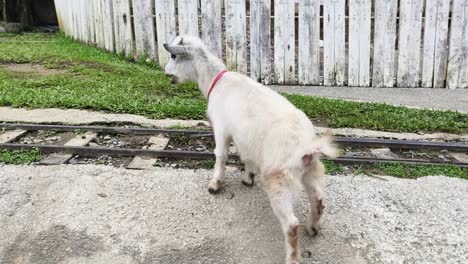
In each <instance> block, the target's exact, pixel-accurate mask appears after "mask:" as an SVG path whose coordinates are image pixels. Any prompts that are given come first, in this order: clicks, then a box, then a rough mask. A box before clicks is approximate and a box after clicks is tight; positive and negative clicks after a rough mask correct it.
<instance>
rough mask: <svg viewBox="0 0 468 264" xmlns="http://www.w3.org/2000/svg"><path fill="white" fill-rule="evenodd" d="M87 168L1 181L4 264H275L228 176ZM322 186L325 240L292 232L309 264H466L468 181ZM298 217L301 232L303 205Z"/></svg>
mask: <svg viewBox="0 0 468 264" xmlns="http://www.w3.org/2000/svg"><path fill="white" fill-rule="evenodd" d="M210 176H211V171H206V170H198V171H193V170H176V169H169V168H155V169H154V170H150V171H134V170H125V169H117V168H113V167H107V166H102V165H101V166H94V165H73V166H72V165H59V166H3V167H1V169H0V230H1V233H2V234H1V236H0V263H3V264H10V263H23V264H28V263H98V264H100V263H208V264H210V263H239V264H244V263H245V264H247V263H248V264H250V263H258V264H276V263H283V257H284V256H283V255H284V243H283V237H282V235H281V232H280V226H279V223H278V222H277V220H276V218H275V217H274V215H273V212H272V210H271V209H270V205H269V201H268V200H267V198H266V195H265V194H264V193H263V191H262V190H260V189H259V188H258V187H257V186H256V187H253V188H247V187H244V186H243V185H242V184H241V173H240V172H235V173H233V172H232V173H228V175H227V182H226V185H225V190H224V191H223V192H222V193H221V194H219V195H216V196H212V195H210V194H208V192H207V190H206V186H207V183H208V179H209V177H210ZM384 178H385V181H383V180H381V179H376V178H372V177H366V176H333V177H327V178H326V186H327V187H326V193H325V196H326V209H325V210H326V213H325V215H324V221H323V228H322V230H321V232H322V233H321V235H319V236H318V237H315V238H310V237H307V236H306V235H305V232H304V229H303V228H302V227H301V229H300V234H299V236H300V241H301V244H300V245H301V248H302V249H303V252H304V253H303V255H304V256H305V258H304V262H303V263H305V264H309V263H350V264H353V263H463V262H464V261H466V259H467V257H468V247H467V245H468V221H466V219H468V207H467V206H466V205H467V204H468V181H466V180H461V179H454V178H446V177H425V178H421V179H419V180H405V179H396V178H391V177H384ZM296 212H297V213H296V214H297V216H298V217H299V219H300V221H301V222H302V223H304V222H305V220H306V214H307V203H306V201H305V197H304V195H302V196H301V197H300V199H299V201H298V206H297V210H296Z"/></svg>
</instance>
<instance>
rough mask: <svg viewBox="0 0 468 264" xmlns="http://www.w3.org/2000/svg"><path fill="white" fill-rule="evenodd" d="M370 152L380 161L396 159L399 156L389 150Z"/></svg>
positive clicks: (382, 149) (372, 150)
mask: <svg viewBox="0 0 468 264" xmlns="http://www.w3.org/2000/svg"><path fill="white" fill-rule="evenodd" d="M370 152H371V153H372V155H374V157H376V158H379V159H396V158H398V155H397V154H395V153H393V152H392V151H391V150H390V149H389V148H377V149H371V150H370Z"/></svg>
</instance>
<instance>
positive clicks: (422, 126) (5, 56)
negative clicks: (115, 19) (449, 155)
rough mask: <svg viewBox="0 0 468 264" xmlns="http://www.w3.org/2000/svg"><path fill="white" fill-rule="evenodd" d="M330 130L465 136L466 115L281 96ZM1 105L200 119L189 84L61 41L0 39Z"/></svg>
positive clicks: (197, 98)
mask: <svg viewBox="0 0 468 264" xmlns="http://www.w3.org/2000/svg"><path fill="white" fill-rule="evenodd" d="M5 63H32V64H40V65H43V66H45V67H47V68H50V69H60V70H63V71H64V72H63V73H59V74H54V75H47V76H42V75H40V74H24V73H17V72H16V73H15V72H12V71H8V70H6V69H5V68H4V67H3V68H2V66H1V64H5ZM285 96H286V97H287V98H288V99H289V100H290V101H291V102H292V103H294V104H295V105H296V106H297V107H299V108H300V109H302V110H303V111H304V112H305V113H306V114H307V115H308V116H309V117H310V118H311V119H313V120H320V123H321V124H324V125H326V126H329V127H353V128H366V129H377V130H383V131H400V132H419V131H424V132H436V131H437V132H453V133H467V132H468V115H466V114H461V113H456V112H449V111H429V110H419V109H408V108H405V107H397V106H390V105H385V104H373V103H358V102H348V101H343V100H334V99H323V98H317V97H308V96H300V95H285ZM0 105H3V106H13V107H36V108H37V107H39V108H46V107H59V108H81V109H93V110H105V111H111V112H116V113H132V114H141V115H145V116H147V117H150V118H180V119H205V112H206V102H205V100H204V98H203V97H202V95H201V93H200V92H199V91H198V89H197V87H196V85H195V84H193V83H189V84H183V85H174V84H171V82H170V80H169V79H168V78H167V77H165V76H164V74H163V72H162V71H161V69H160V68H159V67H158V66H157V65H155V64H154V63H146V62H144V60H138V62H136V63H132V62H130V61H129V60H128V59H127V58H124V57H123V56H119V55H115V54H110V53H107V52H104V51H101V50H99V49H96V48H92V47H88V46H85V45H82V44H80V43H77V42H75V41H72V40H70V39H68V38H66V37H64V36H63V35H61V34H58V35H45V34H23V35H12V34H0Z"/></svg>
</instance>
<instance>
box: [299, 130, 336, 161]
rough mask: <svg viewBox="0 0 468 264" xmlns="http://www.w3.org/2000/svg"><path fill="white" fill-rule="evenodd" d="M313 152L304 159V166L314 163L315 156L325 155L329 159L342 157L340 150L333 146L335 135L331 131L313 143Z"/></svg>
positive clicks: (318, 137)
mask: <svg viewBox="0 0 468 264" xmlns="http://www.w3.org/2000/svg"><path fill="white" fill-rule="evenodd" d="M312 147H313V150H312V151H311V152H310V153H307V154H305V155H304V156H303V157H302V161H303V163H304V166H309V165H310V164H311V163H312V160H313V159H314V156H315V155H320V154H322V155H324V156H326V157H328V158H332V159H333V158H336V157H338V156H339V155H340V150H339V149H338V147H337V146H336V145H335V144H333V135H332V133H331V130H327V131H326V132H325V134H324V135H322V136H317V137H316V138H315V139H313V141H312Z"/></svg>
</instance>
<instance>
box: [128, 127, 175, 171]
mask: <svg viewBox="0 0 468 264" xmlns="http://www.w3.org/2000/svg"><path fill="white" fill-rule="evenodd" d="M148 143H149V144H150V146H149V147H148V149H151V150H164V149H165V148H166V146H167V144H168V143H169V138H167V137H163V136H161V135H158V136H153V137H151V138H150V139H149V140H148ZM157 161H158V159H157V158H148V157H141V156H136V157H134V158H133V160H132V161H131V162H130V164H128V166H127V169H133V170H145V169H149V168H151V167H153V166H154V164H156V162H157Z"/></svg>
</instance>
